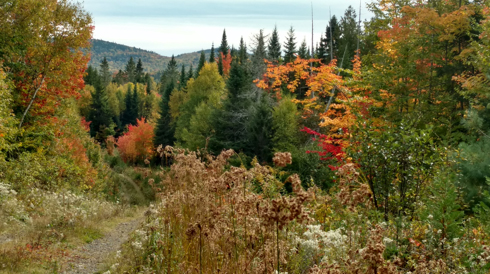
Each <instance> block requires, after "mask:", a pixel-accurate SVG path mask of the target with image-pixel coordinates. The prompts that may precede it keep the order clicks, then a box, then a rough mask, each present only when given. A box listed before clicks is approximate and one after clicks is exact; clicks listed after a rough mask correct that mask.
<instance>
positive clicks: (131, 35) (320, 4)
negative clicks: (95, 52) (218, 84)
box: [83, 0, 370, 56]
mask: <svg viewBox="0 0 490 274" xmlns="http://www.w3.org/2000/svg"><path fill="white" fill-rule="evenodd" d="M366 1H369V0H362V13H361V16H362V18H363V19H366V18H368V17H370V13H369V12H368V11H367V8H366ZM312 3H313V16H314V40H315V43H316V41H318V39H319V37H320V34H322V33H324V32H325V27H326V25H327V22H328V19H329V9H330V10H331V14H332V15H336V16H337V18H338V19H340V17H341V16H342V15H343V14H344V11H345V9H347V7H348V6H349V5H352V6H353V7H354V8H355V9H356V11H358V9H359V0H342V1H321V0H313V1H312ZM83 5H84V7H85V10H87V11H88V12H89V13H90V14H91V15H92V17H93V20H94V23H95V31H94V38H96V39H102V40H106V41H109V42H115V43H119V44H123V45H128V46H134V47H138V48H142V49H146V50H151V51H155V52H157V53H159V54H162V55H165V56H170V55H172V54H175V55H178V54H181V53H187V52H193V51H199V50H201V49H209V48H211V43H213V42H214V44H215V46H216V47H217V46H219V44H220V43H221V36H222V34H223V29H226V34H227V37H228V43H229V44H230V45H232V44H233V45H235V47H238V44H239V42H240V37H242V36H243V39H244V40H245V42H246V43H247V44H249V43H250V41H251V38H252V37H253V35H254V34H256V33H258V32H259V30H260V29H263V30H264V32H265V33H266V34H268V33H271V32H272V29H273V28H274V25H277V28H278V31H279V36H280V41H281V44H282V43H283V42H284V40H285V36H286V33H287V31H288V30H289V28H290V26H293V28H294V29H295V33H296V37H297V41H298V44H300V43H301V42H302V41H303V39H306V41H307V43H308V45H310V44H311V1H304V0H297V1H293V0H281V1H280V0H246V1H245V0H229V1H224V0H195V1H191V0H179V1H169V0H132V1H129V0H85V1H84V3H83Z"/></svg>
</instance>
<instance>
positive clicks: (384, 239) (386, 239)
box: [383, 237, 393, 245]
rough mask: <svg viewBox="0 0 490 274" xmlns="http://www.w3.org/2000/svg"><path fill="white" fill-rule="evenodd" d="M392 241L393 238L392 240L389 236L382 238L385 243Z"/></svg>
mask: <svg viewBox="0 0 490 274" xmlns="http://www.w3.org/2000/svg"><path fill="white" fill-rule="evenodd" d="M392 242H393V240H392V239H390V238H386V237H385V238H383V243H384V244H385V245H387V244H391V243H392Z"/></svg>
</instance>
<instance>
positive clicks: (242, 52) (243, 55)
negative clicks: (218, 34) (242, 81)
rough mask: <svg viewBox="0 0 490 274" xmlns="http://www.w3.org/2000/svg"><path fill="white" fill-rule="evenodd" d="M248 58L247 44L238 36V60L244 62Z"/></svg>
mask: <svg viewBox="0 0 490 274" xmlns="http://www.w3.org/2000/svg"><path fill="white" fill-rule="evenodd" d="M247 59H248V54H247V45H246V44H245V42H243V37H241V38H240V47H239V48H238V60H239V61H240V63H244V62H245V60H247Z"/></svg>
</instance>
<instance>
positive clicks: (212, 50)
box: [209, 43, 216, 63]
mask: <svg viewBox="0 0 490 274" xmlns="http://www.w3.org/2000/svg"><path fill="white" fill-rule="evenodd" d="M215 61H216V60H214V43H213V44H212V45H211V55H209V63H214V62H215Z"/></svg>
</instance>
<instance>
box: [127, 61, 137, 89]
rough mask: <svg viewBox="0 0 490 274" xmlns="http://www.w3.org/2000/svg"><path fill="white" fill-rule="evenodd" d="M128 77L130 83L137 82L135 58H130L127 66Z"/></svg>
mask: <svg viewBox="0 0 490 274" xmlns="http://www.w3.org/2000/svg"><path fill="white" fill-rule="evenodd" d="M125 72H126V75H127V76H128V81H129V82H131V83H135V80H136V64H135V63H134V60H133V57H131V58H129V61H128V63H127V64H126V71H125Z"/></svg>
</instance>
